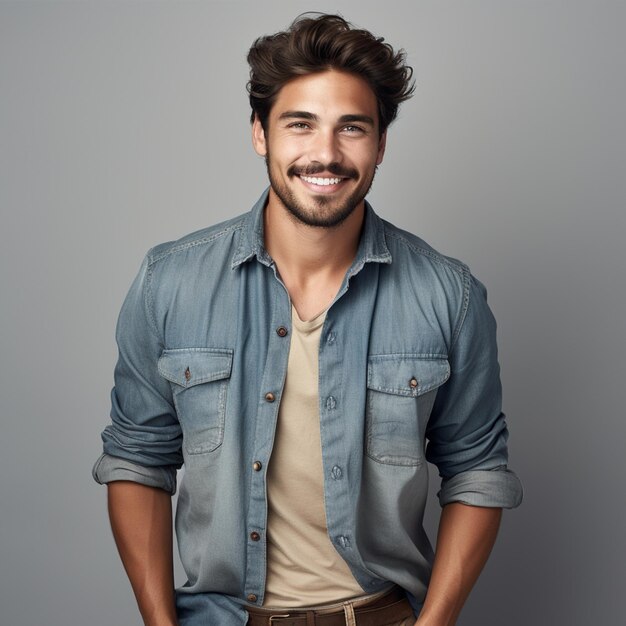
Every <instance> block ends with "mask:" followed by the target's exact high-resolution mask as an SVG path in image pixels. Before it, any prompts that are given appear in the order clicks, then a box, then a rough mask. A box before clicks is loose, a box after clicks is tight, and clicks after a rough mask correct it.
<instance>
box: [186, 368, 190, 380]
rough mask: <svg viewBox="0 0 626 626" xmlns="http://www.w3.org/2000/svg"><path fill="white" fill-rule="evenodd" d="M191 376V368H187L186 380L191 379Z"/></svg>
mask: <svg viewBox="0 0 626 626" xmlns="http://www.w3.org/2000/svg"><path fill="white" fill-rule="evenodd" d="M190 378H191V372H190V371H189V368H187V369H186V370H185V380H189V379H190Z"/></svg>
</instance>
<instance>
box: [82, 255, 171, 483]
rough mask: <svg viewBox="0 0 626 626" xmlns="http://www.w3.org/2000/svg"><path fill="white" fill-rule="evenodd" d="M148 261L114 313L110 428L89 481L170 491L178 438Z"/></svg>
mask: <svg viewBox="0 0 626 626" xmlns="http://www.w3.org/2000/svg"><path fill="white" fill-rule="evenodd" d="M149 258H150V257H149V255H148V256H147V257H146V259H145V260H144V262H143V264H142V267H141V270H140V271H139V274H138V275H137V277H136V279H135V281H134V282H133V284H132V286H131V288H130V291H129V293H128V295H127V297H126V299H125V301H124V304H123V305H122V309H121V312H120V315H119V319H118V323H117V330H116V339H117V345H118V350H119V357H118V361H117V365H116V367H115V375H114V377H115V386H114V388H113V391H112V392H111V424H110V425H109V426H107V427H106V428H105V429H104V432H103V433H102V441H103V443H104V446H103V447H104V454H103V455H102V456H101V457H100V458H99V459H98V460H97V461H96V464H95V465H94V468H93V477H94V479H95V480H96V481H97V482H99V483H108V482H112V481H115V480H129V481H133V482H137V483H141V484H144V485H148V486H151V487H159V488H161V489H164V490H166V491H168V492H170V493H174V491H175V489H176V470H177V469H178V468H179V467H180V466H181V465H182V453H181V442H182V434H181V428H180V424H179V422H178V419H177V417H176V411H175V409H174V405H173V400H172V394H171V389H170V386H169V383H168V382H167V381H166V380H165V379H164V378H162V377H161V376H160V375H159V373H158V370H157V361H158V358H159V356H160V355H161V353H162V351H163V342H162V340H161V339H160V337H159V332H158V329H157V324H156V322H155V320H154V317H153V315H152V313H151V310H150V302H151V300H150V291H149V289H150V279H151V272H150V262H149Z"/></svg>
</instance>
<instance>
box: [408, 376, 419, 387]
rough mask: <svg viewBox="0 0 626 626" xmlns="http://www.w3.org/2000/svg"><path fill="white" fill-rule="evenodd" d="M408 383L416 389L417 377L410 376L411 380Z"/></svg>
mask: <svg viewBox="0 0 626 626" xmlns="http://www.w3.org/2000/svg"><path fill="white" fill-rule="evenodd" d="M409 385H411V387H412V388H413V389H417V379H416V378H411V380H410V381H409Z"/></svg>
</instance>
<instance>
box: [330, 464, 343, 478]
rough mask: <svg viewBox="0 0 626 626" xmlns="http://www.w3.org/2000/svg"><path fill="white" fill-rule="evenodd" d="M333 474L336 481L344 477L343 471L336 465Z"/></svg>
mask: <svg viewBox="0 0 626 626" xmlns="http://www.w3.org/2000/svg"><path fill="white" fill-rule="evenodd" d="M331 474H332V477H333V478H334V479H335V480H339V479H340V478H341V477H342V476H343V472H342V471H341V468H340V467H339V465H335V467H333V469H332V470H331Z"/></svg>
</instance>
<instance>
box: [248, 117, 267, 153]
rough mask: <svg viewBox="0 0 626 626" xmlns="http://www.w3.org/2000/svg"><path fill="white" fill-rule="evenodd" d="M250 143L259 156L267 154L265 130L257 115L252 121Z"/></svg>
mask: <svg viewBox="0 0 626 626" xmlns="http://www.w3.org/2000/svg"><path fill="white" fill-rule="evenodd" d="M252 145H253V146H254V150H255V152H256V153H257V154H258V155H259V156H262V157H264V156H265V155H266V154H267V141H266V139H265V131H264V130H263V126H261V121H260V120H259V116H258V115H255V116H254V121H253V122H252Z"/></svg>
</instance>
